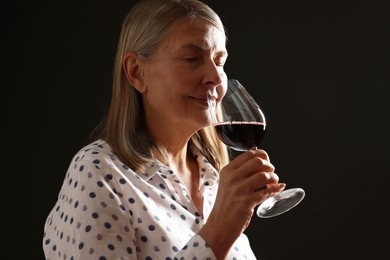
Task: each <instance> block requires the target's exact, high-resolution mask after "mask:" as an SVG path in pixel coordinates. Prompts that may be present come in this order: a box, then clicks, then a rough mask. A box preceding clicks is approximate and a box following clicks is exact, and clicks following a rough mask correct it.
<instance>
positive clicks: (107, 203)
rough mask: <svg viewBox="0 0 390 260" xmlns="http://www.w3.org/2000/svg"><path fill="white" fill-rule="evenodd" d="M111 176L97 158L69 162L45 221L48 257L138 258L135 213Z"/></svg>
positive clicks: (46, 254) (86, 259)
mask: <svg viewBox="0 0 390 260" xmlns="http://www.w3.org/2000/svg"><path fill="white" fill-rule="evenodd" d="M111 179H112V176H111V175H110V173H109V172H107V171H106V170H105V168H102V167H101V166H100V165H98V164H97V163H96V162H94V161H87V160H81V161H77V162H73V163H72V164H71V165H70V167H69V170H68V172H67V174H66V177H65V180H64V183H63V186H62V188H61V191H60V194H59V197H58V201H57V204H56V205H55V207H54V208H53V210H52V212H51V213H50V214H49V217H48V221H46V224H45V243H44V245H45V246H44V250H45V256H46V259H83V260H88V259H102V260H104V259H129V260H131V259H137V254H136V246H135V239H134V237H135V231H134V227H133V220H132V216H131V214H129V212H128V211H127V210H126V209H125V208H124V206H123V204H122V202H121V194H120V192H118V191H117V189H116V187H115V182H113V181H111Z"/></svg>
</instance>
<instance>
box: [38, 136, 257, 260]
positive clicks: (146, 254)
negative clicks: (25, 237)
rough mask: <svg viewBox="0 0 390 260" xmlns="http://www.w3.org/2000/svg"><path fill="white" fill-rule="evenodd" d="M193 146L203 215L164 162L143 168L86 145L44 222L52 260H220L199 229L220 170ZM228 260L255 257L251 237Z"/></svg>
mask: <svg viewBox="0 0 390 260" xmlns="http://www.w3.org/2000/svg"><path fill="white" fill-rule="evenodd" d="M191 151H192V153H193V154H194V156H195V158H196V159H197V162H198V165H199V169H200V180H199V181H200V192H201V194H202V197H203V215H204V216H203V218H202V217H201V216H200V214H199V213H198V211H197V209H196V207H195V204H194V203H193V201H192V199H191V197H190V194H189V191H188V189H187V188H186V187H185V185H184V184H183V182H182V181H181V180H180V178H179V176H178V175H177V174H176V173H175V172H173V171H172V170H170V169H169V168H167V167H166V166H164V165H163V164H162V163H160V162H159V161H157V160H155V161H154V163H152V164H151V165H149V167H148V168H147V170H146V171H145V172H142V173H136V172H134V171H132V170H131V169H129V168H128V167H127V166H126V165H125V164H123V163H122V162H121V161H120V160H119V159H118V158H117V157H116V156H115V155H114V154H113V153H112V151H111V149H110V146H109V145H108V144H107V143H105V142H104V141H102V140H99V141H96V142H94V143H92V144H90V145H87V146H86V147H84V148H83V149H81V150H80V151H79V152H78V153H77V154H76V155H75V156H74V158H73V159H72V161H71V163H70V166H69V169H68V172H67V173H66V176H65V179H64V182H63V185H62V188H61V191H60V193H59V196H58V200H57V203H56V204H55V206H54V207H53V209H52V210H51V212H50V214H49V215H48V218H47V220H46V222H45V227H44V238H43V250H44V253H45V257H46V259H66V260H77V259H82V260H87V259H96V260H106V259H107V260H108V259H110V260H111V259H149V260H152V259H165V260H169V259H172V260H173V259H191V260H195V259H216V257H215V255H214V253H213V251H212V250H211V248H209V247H208V245H207V243H206V242H205V241H204V240H203V238H202V237H201V236H199V235H198V234H197V232H198V231H199V230H200V229H201V227H202V226H203V224H204V223H205V222H206V221H207V218H208V216H209V214H210V211H211V209H212V207H213V203H214V201H215V197H216V193H217V189H218V173H217V172H216V170H215V168H214V167H213V166H212V165H211V164H210V163H208V161H207V160H206V159H205V157H204V156H202V155H201V153H200V152H199V151H197V150H196V149H194V148H191ZM233 214H234V213H233ZM227 259H239V260H241V259H256V257H255V256H254V254H253V252H252V249H251V247H250V244H249V241H248V239H247V236H246V235H245V234H242V235H241V236H240V237H239V238H238V239H237V241H236V242H235V244H234V245H233V247H232V249H231V250H230V252H229V255H228V257H227Z"/></svg>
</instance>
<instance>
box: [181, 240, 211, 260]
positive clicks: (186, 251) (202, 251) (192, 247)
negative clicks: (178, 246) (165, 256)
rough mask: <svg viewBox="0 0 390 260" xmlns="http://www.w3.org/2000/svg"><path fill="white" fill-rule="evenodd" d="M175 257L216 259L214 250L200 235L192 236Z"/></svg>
mask: <svg viewBox="0 0 390 260" xmlns="http://www.w3.org/2000/svg"><path fill="white" fill-rule="evenodd" d="M175 259H207V260H216V259H217V258H216V257H215V255H214V252H213V251H212V250H211V248H210V247H209V245H208V244H207V242H206V241H205V240H204V239H203V237H201V236H200V235H195V236H193V237H192V238H191V239H190V240H189V241H188V242H187V244H186V245H185V246H184V247H183V248H182V250H180V251H179V252H178V254H177V256H176V258H175Z"/></svg>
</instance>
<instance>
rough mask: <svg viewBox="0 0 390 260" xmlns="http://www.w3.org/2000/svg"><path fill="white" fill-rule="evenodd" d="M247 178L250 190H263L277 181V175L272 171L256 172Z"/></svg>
mask: <svg viewBox="0 0 390 260" xmlns="http://www.w3.org/2000/svg"><path fill="white" fill-rule="evenodd" d="M247 179H248V181H249V190H250V191H259V190H263V189H266V188H268V187H270V186H272V185H273V184H277V183H278V182H279V176H278V175H277V174H276V173H273V172H258V173H256V174H253V175H252V176H250V177H248V178H247Z"/></svg>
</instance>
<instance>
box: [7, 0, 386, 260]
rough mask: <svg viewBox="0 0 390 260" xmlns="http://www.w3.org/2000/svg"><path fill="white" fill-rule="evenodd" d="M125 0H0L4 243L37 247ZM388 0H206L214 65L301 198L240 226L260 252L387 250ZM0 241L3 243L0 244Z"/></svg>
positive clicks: (308, 255)
mask: <svg viewBox="0 0 390 260" xmlns="http://www.w3.org/2000/svg"><path fill="white" fill-rule="evenodd" d="M134 2H135V1H124V0H117V1H115V0H110V1H109V0H84V1H82V0H80V1H73V2H72V1H62V0H61V1H53V0H52V1H44V0H39V1H3V2H2V5H1V7H0V8H1V9H0V12H1V13H0V19H1V24H0V25H1V32H2V33H1V38H2V40H1V46H2V48H1V49H2V54H1V79H0V80H1V81H0V82H1V85H2V88H1V89H2V91H1V92H2V94H1V101H2V102H1V106H2V114H3V117H2V120H1V121H2V127H1V131H2V138H1V140H2V143H3V144H5V145H6V146H3V147H2V148H3V149H2V150H3V151H2V154H3V156H2V158H3V163H2V194H3V195H2V210H1V211H2V213H1V215H2V226H3V228H4V231H3V232H2V233H1V236H2V241H3V242H2V244H3V246H4V245H6V247H5V248H4V249H3V250H2V253H0V256H1V258H3V257H4V256H6V258H5V259H44V257H43V252H42V246H41V244H42V235H43V225H44V222H45V219H46V217H47V215H48V213H49V211H50V210H51V207H52V206H53V204H54V203H55V201H56V197H57V194H58V192H59V189H60V186H61V184H62V180H63V178H64V176H65V173H66V169H67V167H68V164H69V162H70V160H71V158H72V156H73V155H74V153H75V152H77V150H78V149H79V148H81V147H82V145H83V142H84V139H85V138H86V136H87V135H88V133H89V132H90V131H91V129H92V128H93V127H94V126H95V124H96V123H97V122H98V121H99V120H100V118H101V117H102V115H103V113H104V110H105V108H106V106H107V104H108V100H109V96H110V87H111V86H110V84H111V76H112V65H113V59H114V53H115V49H116V43H117V38H118V34H119V30H120V25H121V21H122V19H123V18H124V16H125V14H126V13H127V11H128V9H129V8H130V7H131V6H132V5H133V4H134ZM385 2H386V1H382V2H379V1H369V0H364V1H363V0H360V1H359V0H356V1H352V0H349V1H343V0H340V1H336V0H328V1H302V0H298V1H286V0H284V1H249V0H241V1H207V3H209V4H210V6H211V7H213V8H214V10H216V11H217V12H218V13H219V14H220V16H221V17H222V20H223V22H224V23H225V26H226V27H227V30H228V37H229V44H228V51H229V53H230V56H229V60H228V63H227V65H226V67H225V68H226V72H227V73H228V75H229V77H231V78H237V79H239V80H240V81H241V83H243V85H244V86H246V87H247V88H248V89H249V90H250V92H252V94H253V95H254V96H255V99H256V100H257V101H258V102H259V104H260V106H262V108H263V110H264V112H265V114H266V116H267V117H268V130H267V133H266V137H265V139H264V142H263V148H265V149H266V150H267V151H268V153H269V154H270V156H271V160H272V162H273V163H274V165H275V166H276V171H277V173H278V174H279V176H280V178H281V181H283V182H286V183H287V185H288V187H302V188H304V189H305V190H306V197H305V199H304V200H303V201H302V203H301V204H300V205H299V206H297V207H296V208H294V209H293V210H291V211H289V212H288V213H286V214H284V215H281V216H278V217H276V218H272V219H259V218H257V217H256V216H254V218H253V220H252V222H251V225H250V227H249V228H248V230H247V231H246V233H247V235H248V236H249V237H250V240H251V243H252V246H253V249H254V251H255V254H256V255H257V256H258V258H259V259H265V260H279V259H292V260H295V259H300V260H306V259H317V260H318V259H389V258H390V249H389V239H388V238H387V237H388V233H389V231H390V230H389V213H388V206H389V205H390V203H389V197H390V196H389V191H388V187H389V182H390V178H389V174H390V162H389V158H388V157H389V155H390V153H389V150H388V149H389V145H390V127H389V121H390V116H389V111H390V109H389V94H387V88H388V87H389V86H390V84H389V83H390V82H389V69H390V66H389V58H390V57H389V46H390V41H389V30H390V27H389V26H390V22H389V18H388V8H386V6H385ZM4 241H5V242H6V243H4Z"/></svg>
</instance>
